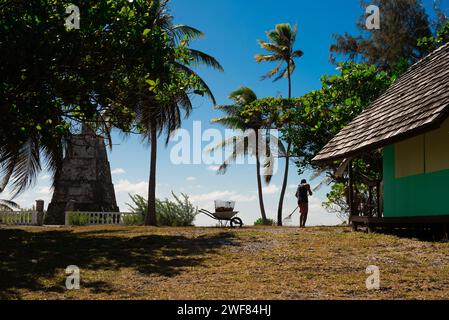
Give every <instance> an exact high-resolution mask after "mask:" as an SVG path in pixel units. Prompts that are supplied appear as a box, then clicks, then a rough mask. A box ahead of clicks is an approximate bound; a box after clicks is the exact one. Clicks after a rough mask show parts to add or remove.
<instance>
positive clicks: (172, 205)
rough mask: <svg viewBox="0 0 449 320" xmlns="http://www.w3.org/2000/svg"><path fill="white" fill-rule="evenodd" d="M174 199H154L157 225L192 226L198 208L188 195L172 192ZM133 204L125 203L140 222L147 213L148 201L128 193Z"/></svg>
mask: <svg viewBox="0 0 449 320" xmlns="http://www.w3.org/2000/svg"><path fill="white" fill-rule="evenodd" d="M172 195H173V198H174V200H169V199H165V200H159V199H157V200H156V217H157V223H158V226H164V227H189V226H193V222H194V221H195V217H196V216H197V215H198V209H197V208H195V207H194V206H193V204H192V203H191V202H190V200H189V197H188V196H187V195H186V194H184V193H181V196H180V197H178V196H176V195H175V194H174V193H173V192H172ZM130 198H131V201H132V202H133V204H127V205H128V207H129V208H130V209H131V211H132V212H133V213H135V214H136V215H138V216H139V217H140V219H142V222H143V221H144V219H145V215H146V213H147V208H148V201H147V200H146V199H145V198H144V197H142V196H140V195H134V196H133V195H130Z"/></svg>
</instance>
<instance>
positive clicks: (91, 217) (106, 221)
mask: <svg viewBox="0 0 449 320" xmlns="http://www.w3.org/2000/svg"><path fill="white" fill-rule="evenodd" d="M136 216H138V215H136V214H134V213H124V212H66V213H65V225H66V226H69V225H83V226H95V225H123V224H125V219H126V218H127V217H136Z"/></svg>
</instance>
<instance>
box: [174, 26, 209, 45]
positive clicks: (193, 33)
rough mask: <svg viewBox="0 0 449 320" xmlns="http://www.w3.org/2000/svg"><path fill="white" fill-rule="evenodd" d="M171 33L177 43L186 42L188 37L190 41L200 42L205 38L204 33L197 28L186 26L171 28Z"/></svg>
mask: <svg viewBox="0 0 449 320" xmlns="http://www.w3.org/2000/svg"><path fill="white" fill-rule="evenodd" d="M170 32H171V33H172V35H173V36H174V37H175V38H176V40H177V41H181V40H184V37H185V36H187V37H188V39H189V40H198V39H202V38H204V33H203V32H202V31H200V30H198V29H196V28H193V27H191V26H187V25H184V24H177V25H173V26H170Z"/></svg>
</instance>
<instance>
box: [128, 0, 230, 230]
mask: <svg viewBox="0 0 449 320" xmlns="http://www.w3.org/2000/svg"><path fill="white" fill-rule="evenodd" d="M166 3H167V1H161V5H160V13H159V15H158V20H157V21H156V24H157V25H158V26H160V27H161V28H162V29H163V30H164V31H165V32H166V33H167V35H168V36H169V38H170V39H171V41H173V43H174V44H175V45H179V44H180V43H181V42H184V41H186V40H185V36H187V38H188V39H189V40H193V39H199V38H201V37H203V36H204V34H203V33H202V32H201V31H199V30H197V29H195V28H192V27H190V26H185V25H174V24H173V17H172V16H171V15H170V14H168V13H167V11H166V10H165V4H166ZM183 44H184V43H183ZM186 50H187V51H188V54H189V55H190V58H191V59H190V61H189V64H188V65H186V64H184V63H182V62H180V61H175V60H173V61H171V64H172V65H173V66H174V67H175V69H176V70H177V71H178V72H182V73H184V74H185V75H187V76H194V77H195V78H196V79H197V80H198V82H199V83H200V84H201V86H202V87H203V88H204V90H205V95H206V96H207V97H208V98H209V99H210V100H211V101H212V103H213V104H214V105H215V104H216V100H215V97H214V95H213V94H212V92H211V90H210V88H209V87H208V86H207V84H206V82H205V81H204V80H203V79H201V78H200V77H199V76H198V75H197V74H196V72H195V71H194V70H193V69H191V67H192V66H198V65H204V66H208V67H211V68H213V69H215V70H218V71H223V67H222V66H221V65H220V63H219V62H218V61H217V60H216V59H215V58H213V57H212V56H210V55H207V54H206V53H204V52H201V51H198V50H193V49H190V48H188V49H186ZM164 77H165V75H161V78H164ZM145 91H146V92H148V90H145ZM143 96H144V98H143V99H141V101H140V102H139V103H137V105H136V106H135V113H136V122H137V123H138V124H139V125H140V127H141V128H142V129H143V131H142V133H143V137H144V139H147V140H148V141H149V142H150V177H149V187H148V212H147V215H146V217H145V224H146V225H151V226H156V225H157V220H156V172H157V166H156V161H157V140H158V138H159V137H160V136H161V135H162V134H163V133H164V132H165V133H166V134H167V140H166V143H168V141H169V137H170V134H171V133H173V132H174V131H175V130H177V129H179V127H180V126H181V123H182V116H181V113H182V111H183V112H184V113H185V115H186V117H188V116H189V115H190V112H191V111H192V101H191V99H190V94H189V92H187V91H183V92H181V93H177V94H176V95H173V96H172V97H171V98H170V101H168V102H165V103H163V104H159V103H156V102H155V101H154V100H153V99H152V98H151V97H149V96H148V95H147V94H146V95H143Z"/></svg>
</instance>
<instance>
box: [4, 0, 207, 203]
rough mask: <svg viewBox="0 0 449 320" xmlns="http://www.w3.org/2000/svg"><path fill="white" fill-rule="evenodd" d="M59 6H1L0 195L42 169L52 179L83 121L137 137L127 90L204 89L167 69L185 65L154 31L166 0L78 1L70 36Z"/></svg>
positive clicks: (12, 1)
mask: <svg viewBox="0 0 449 320" xmlns="http://www.w3.org/2000/svg"><path fill="white" fill-rule="evenodd" d="M67 5H68V3H67V1H63V0H53V1H46V0H37V1H32V2H30V1H26V0H3V1H2V4H1V6H0V52H1V54H0V110H1V113H2V117H1V118H0V163H1V165H2V166H1V168H0V169H1V171H0V178H1V181H0V191H1V190H3V189H4V188H5V187H6V185H7V184H8V183H11V186H12V189H13V190H14V191H15V192H16V194H17V193H20V192H22V191H24V190H25V189H26V188H27V187H29V186H30V185H31V184H32V183H33V182H34V180H35V177H36V174H37V173H38V172H39V171H40V170H41V169H42V167H43V166H44V165H45V166H47V169H49V170H50V171H51V172H53V173H55V172H56V171H57V169H58V168H59V167H60V164H61V161H62V158H63V155H64V151H65V148H66V146H67V143H68V142H69V141H70V135H71V134H72V133H73V132H76V131H77V130H78V129H79V126H80V124H81V123H88V124H89V125H90V126H92V127H94V128H96V129H98V130H99V131H101V132H102V133H104V135H105V136H107V137H110V135H109V132H110V129H111V128H112V127H117V128H119V129H122V130H124V131H130V130H133V129H137V130H138V131H139V129H140V127H139V126H135V125H134V122H133V120H134V116H135V113H134V111H133V110H132V106H134V105H135V104H136V103H137V102H138V101H140V96H139V95H138V94H136V91H135V90H130V88H136V87H139V88H142V89H146V91H147V92H148V95H149V96H151V99H152V101H167V100H168V99H170V97H167V92H170V94H176V93H177V92H180V90H182V91H183V92H185V91H186V90H187V91H189V90H192V91H195V90H201V89H202V86H201V85H200V84H199V81H197V79H196V78H195V76H194V75H186V74H185V73H182V72H179V71H178V70H176V69H175V68H174V66H173V64H172V62H173V61H175V60H178V61H183V62H189V61H190V60H189V52H188V50H186V46H187V44H188V43H187V42H185V43H183V45H180V46H177V45H176V44H175V43H174V42H173V41H172V40H171V39H170V37H169V35H168V34H167V31H166V30H165V29H164V25H163V24H162V23H161V24H158V22H159V20H158V17H159V16H161V13H162V12H163V10H164V5H165V1H157V0H154V1H149V0H135V1H133V2H128V1H121V0H101V1H97V0H87V1H83V2H81V3H79V9H80V13H81V25H80V29H78V30H77V29H73V30H68V29H66V27H65V21H66V18H67V17H68V14H66V7H67ZM161 74H163V75H164V77H161ZM186 88H187V89H186Z"/></svg>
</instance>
